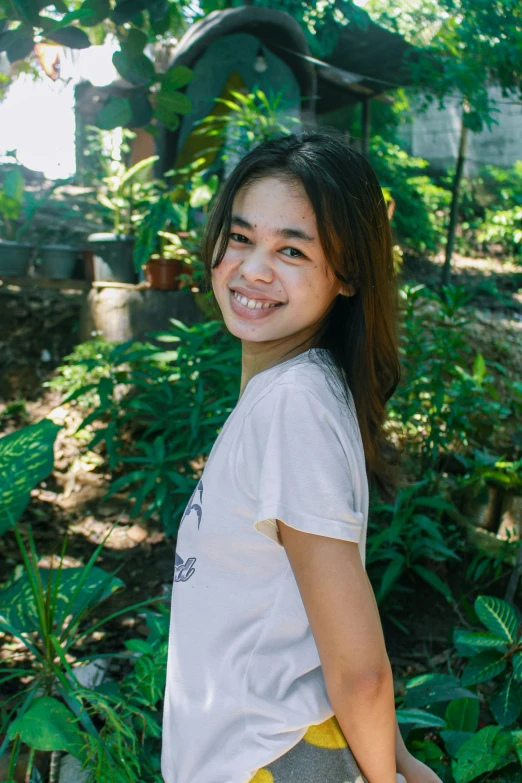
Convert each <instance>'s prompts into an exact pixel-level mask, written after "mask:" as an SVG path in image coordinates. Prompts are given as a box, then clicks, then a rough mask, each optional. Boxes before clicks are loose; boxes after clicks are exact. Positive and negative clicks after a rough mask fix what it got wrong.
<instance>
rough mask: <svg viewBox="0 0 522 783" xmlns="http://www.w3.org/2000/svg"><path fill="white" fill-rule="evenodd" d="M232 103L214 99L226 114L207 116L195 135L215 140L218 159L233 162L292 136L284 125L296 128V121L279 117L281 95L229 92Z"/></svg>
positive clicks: (285, 116)
mask: <svg viewBox="0 0 522 783" xmlns="http://www.w3.org/2000/svg"><path fill="white" fill-rule="evenodd" d="M230 94H231V95H232V97H233V98H234V100H233V101H231V100H226V99H224V98H216V101H218V102H219V103H222V104H223V105H224V106H226V107H227V108H228V109H229V110H230V111H229V112H228V113H227V114H210V115H208V116H207V117H205V118H204V119H203V120H201V122H200V123H199V126H198V128H197V130H195V131H194V133H195V134H204V135H205V136H217V137H218V138H219V139H220V142H221V159H222V160H223V161H229V164H228V165H229V167H230V161H232V162H234V161H236V160H238V158H240V157H241V156H242V155H245V154H246V153H247V152H249V151H250V150H251V149H253V148H254V147H256V146H257V145H258V144H261V143H262V142H263V141H268V140H269V139H273V138H275V137H277V136H280V135H288V134H290V133H292V132H293V131H292V129H291V128H290V126H289V125H288V123H294V124H298V125H300V123H301V121H300V119H299V118H298V117H294V116H292V115H284V116H281V111H282V110H283V106H282V105H281V102H282V100H283V91H281V92H279V93H275V94H274V95H273V96H267V95H266V94H265V93H264V92H263V91H262V90H259V89H257V90H254V92H251V93H248V94H247V95H243V93H241V92H238V91H237V90H231V91H230Z"/></svg>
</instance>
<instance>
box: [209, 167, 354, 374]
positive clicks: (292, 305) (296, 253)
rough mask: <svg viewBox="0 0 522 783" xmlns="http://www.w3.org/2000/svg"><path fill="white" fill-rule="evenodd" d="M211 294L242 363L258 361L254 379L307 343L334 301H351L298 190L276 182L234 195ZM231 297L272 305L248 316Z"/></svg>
mask: <svg viewBox="0 0 522 783" xmlns="http://www.w3.org/2000/svg"><path fill="white" fill-rule="evenodd" d="M212 288H213V290H214V294H215V296H216V300H217V302H218V305H219V307H220V309H221V312H222V314H223V319H224V321H225V323H226V325H227V328H228V329H229V331H230V332H231V333H232V334H233V335H235V336H236V337H239V338H240V339H241V341H242V347H243V362H244V363H245V358H246V359H247V362H248V361H249V360H250V361H253V360H254V358H255V357H257V362H256V363H255V365H256V371H260V370H261V369H264V366H263V365H264V364H267V365H268V366H271V364H273V363H277V360H278V357H282V356H283V355H284V354H285V353H286V352H287V351H289V350H291V349H292V348H293V347H295V346H298V345H299V344H301V343H303V342H304V341H306V340H309V339H311V338H313V335H314V334H315V332H316V331H317V329H318V327H319V325H320V323H321V320H322V318H323V316H324V315H325V314H326V312H327V310H328V308H329V307H330V305H331V304H332V302H333V300H334V299H335V297H336V296H337V295H338V294H339V293H345V294H346V295H351V294H353V293H354V291H353V288H352V287H351V286H347V287H345V286H344V285H343V284H342V283H341V281H339V280H338V279H337V278H336V277H335V276H334V274H333V272H332V270H331V269H330V268H329V266H328V264H327V261H326V258H325V256H324V253H323V250H322V247H321V243H320V241H319V234H318V230H317V223H316V218H315V214H314V211H313V208H312V205H311V204H310V201H309V200H308V197H307V195H306V193H305V192H304V189H303V188H302V186H301V184H300V183H295V182H294V183H290V182H287V181H284V180H282V179H278V178H275V177H264V178H263V179H260V180H256V181H254V182H252V183H250V184H249V185H248V187H246V188H243V189H242V190H239V191H238V192H237V193H236V196H235V198H234V203H233V208H232V222H231V227H230V236H229V243H228V247H227V250H226V252H225V255H224V257H223V259H222V261H221V263H220V264H219V265H218V266H217V267H215V268H214V269H212ZM237 289H240V291H242V293H243V294H246V295H247V296H248V297H249V298H250V299H257V300H258V302H257V304H258V305H259V302H260V300H262V301H263V303H264V304H267V302H271V303H276V302H277V303H278V304H277V305H276V306H273V307H269V308H262V309H259V308H258V307H257V306H256V307H255V308H254V307H253V304H254V303H253V302H252V301H251V302H250V304H249V305H247V304H246V302H245V300H243V303H242V302H241V301H239V300H238V299H237V298H236V296H235V294H234V293H233V291H234V290H237ZM249 357H250V359H249Z"/></svg>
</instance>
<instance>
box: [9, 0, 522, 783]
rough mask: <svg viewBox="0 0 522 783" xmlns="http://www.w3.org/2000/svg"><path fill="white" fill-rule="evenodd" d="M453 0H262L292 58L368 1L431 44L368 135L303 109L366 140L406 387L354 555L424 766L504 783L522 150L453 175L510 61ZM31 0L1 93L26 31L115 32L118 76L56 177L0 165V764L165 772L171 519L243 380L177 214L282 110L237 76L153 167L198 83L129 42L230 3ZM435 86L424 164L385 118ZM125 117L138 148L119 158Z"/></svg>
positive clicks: (193, 221) (180, 26) (513, 568)
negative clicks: (451, 127) (442, 103)
mask: <svg viewBox="0 0 522 783" xmlns="http://www.w3.org/2000/svg"><path fill="white" fill-rule="evenodd" d="M334 5H335V8H334ZM457 5H458V9H457V10H455V9H456V6H455V3H450V2H447V3H446V2H441V3H437V4H433V7H432V6H430V7H429V8H428V7H427V6H426V8H424V9H423V10H418V11H417V12H415V11H413V10H411V8H410V9H409V11H408V14H409V16H408V14H404V15H402V16H401V22H400V25H399V27H398V23H397V19H396V15H395V12H396V11H397V10H398V9H399V10H400V7H399V6H398V5H397V7H396V6H395V5H393V4H390V3H386V2H384V0H382V1H380V2H373V3H372V2H369V3H368V6H367V12H368V13H366V12H363V11H362V9H361V8H359V7H358V6H354V5H352V4H351V3H349V2H348V1H347V0H344V1H343V2H342V3H341V4H339V5H336V4H331V8H330V5H328V4H326V8H327V10H326V11H325V10H324V9H323V12H322V13H319V10H318V8H319V6H316V5H315V4H308V3H297V4H295V3H293V4H289V3H286V2H283V1H281V2H280V3H276V4H275V5H274V4H271V8H272V7H273V8H274V9H277V10H278V11H286V12H287V15H288V14H290V15H291V16H293V18H294V21H295V23H296V24H297V25H299V26H300V28H302V30H303V31H304V32H303V34H304V35H305V37H306V39H307V41H308V44H309V46H310V50H311V51H312V52H313V53H314V56H315V57H317V58H324V59H326V58H327V56H328V48H327V46H326V43H325V41H326V40H327V39H328V40H329V35H330V33H331V31H332V29H334V27H335V26H336V25H337V26H339V25H341V23H342V24H344V25H349V24H355V25H357V24H361V18H362V15H363V14H366V16H367V17H368V14H370V17H371V19H372V20H373V23H379V25H381V26H383V28H387V29H388V30H393V31H394V33H395V34H399V33H400V34H401V35H403V36H404V38H405V40H409V41H410V42H411V41H413V42H414V43H415V46H416V47H417V49H419V47H420V46H421V44H422V48H423V50H424V51H426V52H429V53H430V59H429V60H426V61H425V62H423V61H420V62H411V63H409V66H408V67H409V81H407V83H406V82H405V84H404V86H402V87H400V88H397V89H395V90H394V92H393V94H394V96H395V101H394V102H393V103H392V102H380V103H379V102H377V101H373V102H372V118H371V128H370V129H368V127H366V128H365V127H364V122H365V114H364V112H363V111H362V110H361V109H362V107H361V105H360V104H359V103H357V102H355V101H354V102H353V103H352V104H349V105H347V106H345V107H344V108H343V107H338V110H336V111H332V112H330V113H325V114H323V115H321V114H319V115H318V117H317V118H316V119H317V126H318V127H325V128H335V129H337V130H341V131H343V132H344V133H345V134H346V135H347V137H348V138H349V139H350V140H352V143H353V144H354V146H357V144H358V143H359V142H361V140H362V139H363V138H364V137H365V134H366V135H367V150H366V154H367V155H368V157H369V160H370V162H371V164H372V166H373V167H374V169H375V171H376V173H377V175H378V177H379V180H380V182H381V185H382V188H383V192H384V196H385V199H386V202H387V205H388V213H389V215H390V217H391V225H392V229H393V234H394V242H395V246H394V258H395V267H396V272H397V276H398V280H399V294H400V349H401V364H402V378H401V381H400V384H399V386H398V388H397V390H396V392H395V394H394V395H393V397H392V398H391V400H390V402H389V403H388V422H387V426H388V429H389V432H390V436H391V437H392V439H393V440H394V442H395V443H396V444H397V445H398V446H399V447H400V450H401V467H402V475H403V478H404V486H402V487H401V488H400V489H399V490H398V492H397V495H396V497H395V499H394V501H393V502H383V501H382V500H380V499H379V497H378V496H377V494H376V493H375V492H373V493H371V495H370V510H369V527H368V539H367V555H366V568H367V572H368V576H369V578H370V581H371V583H372V586H373V589H374V592H375V596H376V599H377V603H378V606H379V612H380V616H381V620H382V624H383V628H384V634H385V639H386V646H387V649H388V653H389V657H390V661H391V664H392V668H393V674H394V687H395V699H396V710H397V719H398V722H399V725H400V728H401V733H402V735H403V738H404V740H405V742H406V745H407V747H408V750H409V751H410V752H411V753H412V754H413V755H414V756H416V757H417V758H418V759H420V760H421V761H423V762H424V763H425V764H427V765H428V766H429V767H431V768H432V769H433V770H434V771H435V772H436V774H437V775H438V776H439V777H440V779H441V780H442V781H443V783H471V782H472V781H473V782H475V783H485V781H488V783H520V781H521V780H522V597H521V596H522V593H521V590H522V584H521V583H522V579H521V576H522V546H521V536H522V152H521V155H520V159H519V160H516V161H514V162H513V163H512V164H510V165H505V166H504V165H503V166H500V165H496V164H495V165H494V164H492V163H482V164H480V165H478V166H476V167H475V168H472V169H469V170H466V168H465V166H464V162H465V139H466V135H467V134H469V135H470V136H471V135H472V134H474V133H479V132H480V131H481V130H482V129H483V128H484V127H486V126H489V127H491V124H492V122H494V120H493V119H492V117H493V112H492V108H491V106H490V105H489V104H488V101H487V97H486V88H485V85H486V86H487V83H488V80H489V79H491V78H496V79H497V80H498V81H499V82H500V83H501V84H502V85H503V86H504V87H506V88H511V87H512V86H513V84H514V83H516V79H517V78H518V79H520V74H521V73H522V57H521V55H520V52H519V53H518V55H516V56H515V55H514V54H513V51H514V47H516V43H513V40H512V39H510V42H509V44H508V43H506V41H507V39H508V38H509V35H508V36H505V35H504V33H502V35H497V33H498V28H499V25H500V22H499V21H498V18H495V15H494V14H493V15H491V13H490V12H489V11H488V10H487V9H485V8H484V7H482V6H480V8H479V4H478V3H477V2H476V0H466V2H459V3H458V4H457ZM501 5H502V6H504V5H506V8H507V5H508V3H507V2H506V3H505V4H504V2H502V3H501ZM43 6H44V4H43V3H38V2H36V0H34V1H33V0H27V1H26V2H23V3H19V2H14V3H12V4H11V3H3V2H2V1H1V0H0V54H1V53H5V54H6V57H7V58H8V61H9V63H11V64H15V65H16V66H17V69H15V70H14V71H12V72H11V73H10V76H9V77H6V79H4V82H5V84H4V82H2V81H0V101H1V100H2V90H4V96H3V97H4V99H5V96H6V95H8V93H9V88H10V85H11V83H12V81H14V80H16V78H17V74H19V73H20V72H23V70H24V69H25V70H26V71H28V70H30V69H33V70H34V71H35V72H36V71H38V69H39V68H41V67H42V63H41V61H40V60H41V58H40V59H39V57H40V55H38V56H37V54H38V52H40V50H37V48H36V47H37V46H39V45H41V42H42V41H47V42H48V43H51V44H53V45H56V44H58V45H60V46H62V47H68V48H70V49H78V50H80V49H82V48H85V49H87V48H88V47H89V46H91V45H94V44H100V43H101V42H102V41H103V40H104V38H105V37H107V36H110V35H112V36H114V39H115V40H116V41H117V42H118V46H119V49H118V50H117V51H116V52H115V54H114V57H113V60H114V65H115V67H116V69H117V70H118V73H119V74H120V76H121V77H122V79H123V80H124V83H125V84H126V85H127V87H128V91H127V92H122V91H121V90H122V89H123V88H122V87H121V84H119V85H118V90H120V92H118V90H116V91H113V92H108V93H107V95H106V96H105V98H104V102H102V103H103V105H102V106H101V108H99V109H98V113H97V114H96V115H93V114H91V115H89V117H90V119H89V121H88V122H85V121H83V120H82V123H83V124H82V134H81V139H79V138H78V140H77V147H78V149H79V150H80V152H81V155H79V156H78V158H77V160H78V166H77V172H76V174H75V175H74V177H71V178H68V179H66V180H50V179H47V178H45V177H44V176H43V175H41V174H39V173H38V172H34V171H31V170H30V169H28V168H27V167H26V166H24V165H23V164H22V163H21V162H20V161H19V160H18V158H17V155H16V151H11V152H10V153H9V154H7V155H5V156H4V157H3V158H0V304H1V306H0V324H1V327H2V328H1V333H0V348H1V350H0V356H1V358H0V362H1V375H0V555H1V556H0V640H1V649H0V781H1V782H2V783H15V782H16V783H21V782H22V781H24V783H36V782H37V781H46V782H47V781H49V783H69V782H71V783H72V782H73V781H74V783H76V782H77V781H78V782H80V783H95V782H96V783H98V782H99V783H131V782H132V783H134V782H135V781H141V782H142V783H162V776H161V769H160V750H161V721H162V708H163V703H162V699H163V692H164V687H165V675H166V663H167V640H168V629H169V619H170V595H171V589H172V580H173V570H174V553H175V544H176V534H177V529H178V525H179V522H180V519H181V517H182V515H183V511H184V509H185V507H186V504H187V501H188V500H189V499H190V497H191V495H192V493H193V491H194V488H195V487H196V485H197V483H198V481H199V478H200V476H201V473H202V471H203V468H204V466H205V462H206V459H207V457H208V455H209V453H210V450H211V448H212V445H213V443H214V441H215V439H216V437H217V435H218V434H219V432H220V429H221V427H222V426H223V424H224V423H225V421H226V419H227V417H228V415H229V414H230V412H231V411H232V410H233V408H234V407H235V404H236V402H237V398H238V393H239V386H240V380H241V343H240V341H239V340H238V339H237V338H235V337H233V336H231V335H230V333H229V332H228V330H227V329H226V327H225V324H224V322H223V320H222V317H221V313H220V311H219V309H218V307H217V304H216V302H215V299H214V296H213V293H212V291H209V290H206V288H205V284H204V279H205V275H204V268H203V263H202V260H201V256H200V242H201V237H202V231H203V228H204V225H205V220H206V216H207V214H208V210H209V208H210V206H211V204H212V199H213V198H214V196H215V194H216V193H217V191H218V189H219V186H220V183H221V182H222V181H223V179H224V178H225V177H226V175H227V172H228V171H229V167H230V166H231V165H232V164H233V162H234V160H235V159H237V156H238V155H241V154H244V153H246V152H247V151H248V150H249V149H251V148H253V147H254V146H255V145H256V144H258V143H259V142H260V141H262V140H264V139H267V138H272V137H276V136H278V135H284V134H288V133H292V132H295V131H297V130H299V129H300V128H301V127H302V125H303V119H302V118H301V117H300V116H299V114H296V113H295V112H294V111H293V110H292V107H291V106H290V104H289V103H288V100H287V98H286V97H285V95H284V94H283V91H279V92H278V91H277V90H276V91H273V92H271V91H270V90H268V89H267V90H265V89H263V85H262V83H261V82H260V83H259V84H256V85H255V86H254V87H252V88H250V87H249V86H248V85H247V87H246V88H242V87H238V86H237V85H235V83H232V86H230V85H229V87H230V89H229V91H228V92H227V93H226V97H223V94H221V96H220V95H216V96H215V100H213V101H212V103H211V106H212V111H209V112H207V113H206V114H204V116H203V115H202V118H201V119H199V120H198V121H197V122H194V127H193V129H192V131H191V133H190V134H186V135H185V146H184V147H183V148H182V146H181V143H180V146H179V147H178V150H180V149H181V150H182V153H183V154H181V153H180V154H179V155H178V156H177V158H174V159H173V158H172V156H171V157H170V158H169V157H168V155H167V153H166V151H165V150H167V151H168V149H169V144H171V143H173V142H172V139H174V138H176V137H175V136H172V134H175V133H181V130H182V129H183V127H185V126H184V125H183V122H184V121H185V120H186V119H187V118H190V117H192V115H193V114H194V116H196V111H197V110H199V109H198V107H199V104H198V102H197V100H196V98H195V97H194V95H195V93H192V99H191V98H190V97H189V89H188V88H189V87H190V85H191V83H192V82H193V81H195V80H196V79H197V74H198V71H197V64H196V65H193V66H192V65H191V67H189V66H188V65H186V64H183V62H181V61H180V63H178V62H177V61H175V58H174V61H172V60H171V61H170V62H171V63H173V64H170V65H168V67H166V68H164V69H163V70H159V66H158V60H159V58H158V60H155V58H154V56H153V55H154V53H156V49H155V48H154V47H156V46H159V44H164V43H165V41H169V40H170V39H175V41H179V40H181V39H183V36H184V35H186V34H187V33H188V31H190V29H191V26H192V25H194V24H195V23H197V21H198V19H203V20H205V18H208V16H209V15H211V14H212V13H218V12H219V13H227V12H228V10H230V9H231V8H232V6H229V5H227V4H226V3H223V4H216V3H207V4H206V3H202V4H201V5H200V11H199V17H197V18H194V17H193V16H191V14H190V13H189V11H190V8H189V7H188V6H187V7H186V8H185V7H184V6H182V5H180V4H175V3H171V2H170V0H169V2H167V0H165V1H164V2H161V1H160V0H156V1H155V2H153V3H147V2H141V3H140V2H139V1H138V0H122V1H121V2H119V3H116V4H114V3H112V2H111V3H109V2H108V0H107V2H105V1H103V2H102V0H84V2H83V3H78V2H69V0H67V2H65V3H56V4H55V5H53V6H47V7H43ZM233 8H234V10H238V7H236V6H234V7H233ZM242 8H243V10H249V7H248V6H244V7H242ZM254 8H255V6H254ZM261 8H262V5H261V4H259V9H261ZM180 9H181V10H180ZM328 9H329V10H328ZM441 9H442V11H443V12H444V13H442V17H444V18H445V19H446V23H443V24H442V25H435V27H433V25H434V24H435V21H434V20H436V19H437V18H438V16H437V14H438V15H439V16H441ZM510 9H511V10H510V11H509V14H508V13H507V11H506V17H505V18H506V21H505V24H506V26H508V27H509V25H511V27H510V28H509V29H510V30H511V31H514V30H518V36H519V38H518V39H517V40H520V29H521V28H520V22H521V18H520V11H517V10H513V9H512V6H511V5H510ZM265 10H266V9H265ZM416 13H417V14H418V15H420V16H416V15H415V14H416ZM462 13H466V14H468V16H467V17H466V18H467V19H468V24H467V25H463V24H462V25H461V24H460V21H459V19H460V20H462V16H459V14H462ZM452 14H453V15H452ZM517 14H518V15H517ZM370 17H368V18H370ZM420 17H422V19H423V20H424V22H425V23H426V27H425V28H422V29H425V30H427V29H429V30H431V37H430V35H427V34H426V35H424V38H422V40H421V39H419V38H414V31H415V30H416V29H417V28H418V27H419V24H420ZM365 18H366V17H365ZM394 19H395V21H394ZM455 19H457V22H456V21H455ZM407 22H408V24H409V27H408V24H407ZM430 25H431V27H430ZM459 25H460V27H459ZM362 29H363V30H364V26H363V28H362ZM478 32H480V35H478V34H477V33H478ZM361 34H362V33H361ZM470 41H472V43H470ZM481 42H482V43H481ZM495 42H496V43H495ZM486 44H487V45H486ZM493 44H495V45H493ZM481 45H483V49H480V46H481ZM495 46H496V47H497V48H495ZM503 46H506V47H508V46H509V47H510V48H509V51H507V50H505V49H503ZM435 55H436V57H437V58H438V59H436V60H435V59H433V57H434V56H435ZM267 57H268V56H267ZM517 58H518V59H517ZM260 60H263V56H262V55H259V54H258V56H257V61H256V64H259V61H260ZM484 61H486V62H487V63H488V68H485V67H484ZM507 62H509V63H510V67H509V68H507V67H506V63H507ZM265 65H266V63H265ZM517 68H518V69H519V70H518V71H517V73H518V76H517V74H515V70H516V69H517ZM157 69H158V70H157ZM256 72H257V73H258V74H261V75H262V74H263V73H264V71H263V65H262V63H261V65H260V66H259V69H258V70H257V71H256ZM455 84H457V85H458V87H459V89H460V91H461V94H462V95H463V99H462V125H461V128H460V133H461V145H460V153H459V155H458V156H457V158H456V159H455V160H454V162H453V163H452V164H451V165H449V166H446V167H444V168H440V167H436V166H433V165H432V164H430V163H429V162H428V161H427V160H425V159H423V158H420V157H418V156H414V155H413V154H411V153H410V152H408V151H407V149H405V145H404V136H403V135H401V129H403V128H404V125H405V123H406V122H407V121H410V119H411V111H412V107H413V106H414V105H417V104H416V102H418V96H419V93H420V92H422V94H423V95H431V96H434V97H436V98H437V99H439V98H441V97H442V98H443V97H444V96H445V95H447V94H448V91H449V90H450V85H451V89H452V88H453V86H454V85H455ZM520 97H521V96H519V98H518V100H519V102H520ZM78 123H79V124H80V120H78ZM144 133H146V134H147V137H150V138H149V141H151V140H152V142H153V143H154V148H153V149H152V148H151V147H150V146H149V147H147V149H146V152H142V153H141V154H138V149H139V143H141V142H143V138H144V135H143V134H144ZM162 134H163V135H162ZM169 134H170V135H169ZM180 138H181V137H180ZM463 138H464V143H462V139H463ZM187 139H189V140H188V141H187ZM0 146H1V132H0ZM141 149H142V148H141ZM361 149H364V146H362V147H361ZM149 153H151V154H149ZM122 324H124V326H122ZM122 330H123V331H122Z"/></svg>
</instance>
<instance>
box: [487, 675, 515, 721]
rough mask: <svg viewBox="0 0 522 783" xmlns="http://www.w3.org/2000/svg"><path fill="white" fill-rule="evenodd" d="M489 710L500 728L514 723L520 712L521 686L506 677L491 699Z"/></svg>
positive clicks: (513, 679)
mask: <svg viewBox="0 0 522 783" xmlns="http://www.w3.org/2000/svg"><path fill="white" fill-rule="evenodd" d="M489 708H490V710H491V712H492V713H493V717H494V718H495V720H496V721H497V723H498V724H499V725H500V726H509V725H510V724H511V723H514V722H515V721H516V720H517V718H518V716H519V715H520V713H521V712H522V686H521V685H520V683H518V682H516V681H515V678H514V677H506V679H505V680H504V682H502V683H501V684H500V686H499V687H498V688H497V689H496V691H495V693H494V694H493V696H492V697H491V700H490V703H489Z"/></svg>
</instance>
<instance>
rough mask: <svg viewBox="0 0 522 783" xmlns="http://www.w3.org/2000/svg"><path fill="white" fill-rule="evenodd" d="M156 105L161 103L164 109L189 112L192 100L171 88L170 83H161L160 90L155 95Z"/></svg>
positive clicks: (183, 112)
mask: <svg viewBox="0 0 522 783" xmlns="http://www.w3.org/2000/svg"><path fill="white" fill-rule="evenodd" d="M156 103H157V105H161V106H162V107H163V109H164V110H165V111H169V112H176V114H190V113H191V111H192V101H191V100H190V98H189V97H188V95H185V94H184V93H182V92H178V91H177V90H173V89H171V88H170V85H169V86H167V85H166V84H162V86H161V90H160V91H159V93H158V94H157V96H156Z"/></svg>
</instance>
